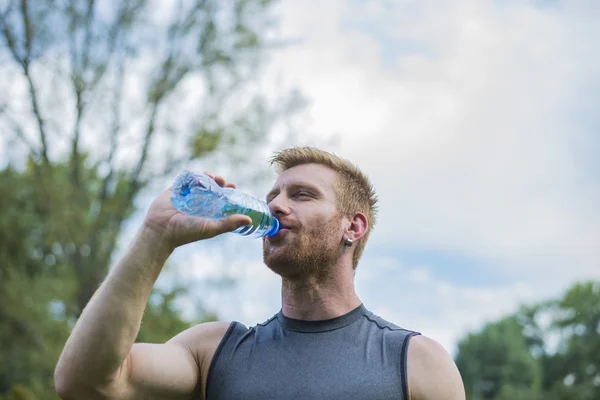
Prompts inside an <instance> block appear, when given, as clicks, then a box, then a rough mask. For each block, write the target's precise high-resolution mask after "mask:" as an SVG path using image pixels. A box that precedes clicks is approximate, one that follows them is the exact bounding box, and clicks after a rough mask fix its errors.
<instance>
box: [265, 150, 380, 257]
mask: <svg viewBox="0 0 600 400" xmlns="http://www.w3.org/2000/svg"><path fill="white" fill-rule="evenodd" d="M303 164H319V165H323V166H326V167H329V168H331V169H332V170H334V171H336V172H337V174H338V179H337V181H336V183H335V186H334V190H335V195H336V203H337V208H338V210H339V211H340V212H342V213H343V214H345V215H347V216H350V217H352V216H353V214H354V213H356V212H360V213H363V214H364V215H365V216H366V217H367V221H368V225H367V231H366V233H365V235H364V236H363V237H362V238H361V239H360V240H359V241H358V242H357V243H356V247H355V248H354V254H353V256H352V264H353V268H354V269H356V267H357V266H358V261H359V259H360V257H361V256H362V253H363V251H364V248H365V245H366V243H367V240H368V238H369V234H370V233H371V230H372V229H373V227H374V226H375V223H376V222H377V221H376V220H377V194H376V193H375V190H374V189H373V185H372V184H371V182H370V181H369V178H368V177H367V175H365V174H364V173H363V172H362V171H361V170H360V169H359V168H358V167H357V166H356V165H354V164H353V163H352V162H350V161H348V160H346V159H343V158H341V157H338V156H337V155H335V154H333V153H330V152H327V151H324V150H319V149H317V148H314V147H291V148H287V149H284V150H282V151H280V152H278V153H276V154H275V155H274V156H273V157H272V158H271V165H275V166H276V169H277V172H278V173H281V172H283V171H285V170H287V169H290V168H292V167H295V166H298V165H303Z"/></svg>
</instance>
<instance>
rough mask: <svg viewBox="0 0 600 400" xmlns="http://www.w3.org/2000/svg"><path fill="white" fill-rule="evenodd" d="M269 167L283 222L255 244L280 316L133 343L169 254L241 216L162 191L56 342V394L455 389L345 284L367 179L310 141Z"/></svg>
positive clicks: (360, 394)
mask: <svg viewBox="0 0 600 400" xmlns="http://www.w3.org/2000/svg"><path fill="white" fill-rule="evenodd" d="M272 162H273V163H274V164H275V165H276V166H277V167H278V171H279V176H278V179H277V181H276V183H275V185H274V187H273V189H272V190H271V192H270V193H269V194H268V196H267V202H268V204H269V207H270V209H271V211H272V213H273V214H274V215H275V216H276V217H277V218H278V219H279V221H280V222H281V224H282V226H283V229H281V231H280V232H279V233H278V234H277V235H275V236H272V237H269V238H265V239H264V241H263V258H264V262H265V264H266V265H267V266H268V267H269V268H270V269H271V270H273V271H274V272H275V273H276V274H278V275H280V276H281V279H282V288H281V296H282V306H281V310H280V312H279V313H278V314H276V315H275V316H274V317H273V318H271V319H269V320H268V321H266V322H265V323H263V324H258V325H257V326H255V327H251V328H246V327H244V326H242V325H241V324H239V323H237V322H232V323H228V322H212V323H206V324H200V325H197V326H195V327H192V328H190V329H188V330H186V331H184V332H182V333H180V334H179V335H177V336H175V337H174V338H172V339H171V340H169V341H168V342H167V343H164V344H142V343H136V344H134V340H135V337H136V335H137V333H138V330H139V327H140V322H141V319H142V314H143V311H144V307H145V306H146V303H147V301H148V297H149V295H150V291H151V289H152V286H153V284H154V282H155V281H156V279H157V277H158V275H159V273H160V271H161V269H162V267H163V264H164V263H165V261H166V260H167V258H168V257H169V255H170V254H171V253H172V252H173V250H174V249H175V248H177V247H179V246H182V245H185V244H187V243H191V242H195V241H198V240H205V239H209V238H212V237H214V236H217V235H219V234H222V233H225V232H230V231H233V230H235V229H236V228H238V227H240V226H243V225H247V224H249V223H250V219H249V218H248V217H247V216H243V215H236V216H231V217H228V218H226V219H222V220H208V219H201V218H196V217H190V216H187V215H184V214H181V213H179V212H177V211H176V210H175V209H174V208H173V206H172V205H171V203H170V201H169V191H168V190H167V191H165V192H164V193H163V194H162V195H160V196H159V197H158V198H157V199H156V200H155V201H154V202H153V204H152V206H151V207H150V209H149V211H148V214H147V216H146V218H145V221H144V223H143V225H142V227H141V228H140V230H139V231H138V233H137V236H136V237H135V239H134V240H133V243H132V244H131V247H130V248H129V250H128V252H127V253H126V254H125V256H124V257H123V258H122V259H121V260H120V261H119V263H118V264H117V265H116V267H115V268H114V269H113V270H112V271H111V272H110V273H109V275H108V277H107V278H106V279H105V281H104V282H103V284H102V285H101V286H100V288H99V289H98V290H97V292H96V293H95V294H94V296H93V297H92V299H91V300H90V301H89V303H88V305H87V306H86V308H85V310H84V311H83V313H82V315H81V317H80V318H79V320H78V321H77V324H76V325H75V328H74V329H73V332H72V334H71V336H70V338H69V340H68V341H67V343H66V345H65V348H64V350H63V353H62V354H61V357H60V359H59V362H58V365H57V368H56V372H55V383H56V389H57V392H58V393H59V395H60V396H61V397H62V398H63V399H65V400H66V399H208V400H210V399H288V398H294V399H410V400H433V399H445V400H459V399H464V398H465V394H464V390H463V385H462V380H461V377H460V374H459V372H458V370H457V368H456V366H455V364H454V362H453V361H452V359H451V358H450V356H449V355H448V353H447V352H446V351H445V350H444V349H443V348H442V347H441V346H440V345H439V344H438V343H436V342H435V341H434V340H432V339H429V338H427V337H425V336H424V335H421V334H419V333H417V332H413V331H409V330H406V329H402V328H399V327H398V326H396V325H394V324H391V323H389V322H387V321H385V320H383V319H381V318H379V317H377V316H375V315H373V313H371V312H369V311H368V310H367V309H366V307H365V306H364V305H363V304H362V302H361V300H360V299H359V298H358V296H357V294H356V292H355V289H354V283H353V280H354V272H355V269H356V268H357V265H358V261H359V259H360V257H361V254H362V252H363V249H364V247H365V243H366V241H367V238H368V236H369V233H370V230H371V229H372V228H373V225H374V223H375V215H376V203H377V200H376V197H375V193H374V191H373V189H372V186H371V184H370V182H369V180H368V178H367V177H366V176H365V175H364V174H363V173H362V172H361V171H360V170H359V169H358V168H357V167H355V166H354V165H353V164H351V163H350V162H348V161H346V160H343V159H341V158H338V157H337V156H334V155H332V154H330V153H327V152H324V151H320V150H317V149H314V148H291V149H286V150H284V151H282V152H280V153H279V154H277V155H276V156H275V157H274V159H273V160H272ZM214 178H215V180H216V181H217V183H218V184H219V185H221V186H228V187H235V186H234V185H233V184H227V183H226V182H225V180H224V179H223V178H222V177H219V176H216V177H214ZM397 306H398V307H401V306H402V305H401V304H398V305H397Z"/></svg>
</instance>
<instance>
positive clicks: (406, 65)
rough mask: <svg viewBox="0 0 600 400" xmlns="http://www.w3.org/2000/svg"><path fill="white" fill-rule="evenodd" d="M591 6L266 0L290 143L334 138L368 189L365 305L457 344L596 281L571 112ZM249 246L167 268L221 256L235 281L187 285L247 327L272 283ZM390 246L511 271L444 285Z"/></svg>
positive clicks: (273, 298) (583, 171) (259, 315)
mask: <svg viewBox="0 0 600 400" xmlns="http://www.w3.org/2000/svg"><path fill="white" fill-rule="evenodd" d="M599 11H600V9H599V8H598V6H597V5H595V4H594V3H592V2H582V3H577V4H575V3H573V2H571V3H566V2H564V3H560V4H559V5H552V4H551V5H549V6H547V7H544V8H536V7H535V5H534V3H533V2H497V1H491V0H489V1H475V0H471V1H466V0H465V1H451V2H445V1H444V2H443V1H422V2H378V1H369V2H359V1H344V0H335V1H328V2H305V1H291V2H284V3H281V5H280V8H279V12H280V14H281V16H282V17H283V21H282V35H283V36H285V37H290V36H291V37H299V38H300V40H299V41H298V43H297V44H296V45H293V46H291V47H290V48H288V49H286V50H284V51H281V52H278V53H276V54H275V55H274V57H273V59H272V63H271V65H270V68H269V69H268V71H267V74H266V75H265V79H264V82H263V85H264V87H265V90H267V91H268V92H269V93H277V91H278V90H279V89H282V88H285V87H299V88H300V89H301V90H302V91H303V93H304V94H305V95H307V96H308V97H309V99H310V101H311V106H310V109H309V112H308V114H307V116H308V117H309V121H308V122H307V124H306V125H305V127H304V128H305V129H306V131H307V132H310V133H311V134H312V135H311V136H310V137H308V138H307V137H305V136H300V137H299V138H298V143H303V144H305V143H308V144H312V143H314V141H315V140H316V138H318V139H319V140H324V139H326V138H332V137H334V136H335V135H339V138H340V141H339V145H337V146H334V145H331V147H330V149H331V150H334V151H336V152H338V153H339V154H341V155H343V156H345V157H348V158H351V159H352V160H354V161H356V162H357V163H358V164H359V165H361V166H362V167H363V168H364V169H365V171H366V172H368V173H369V174H370V175H371V177H372V179H373V181H374V183H375V185H376V187H377V188H378V191H379V193H380V198H381V200H382V201H381V214H380V216H381V217H380V225H379V226H378V227H377V229H376V230H375V231H374V233H373V236H372V238H371V240H370V246H377V249H378V250H377V254H373V255H370V253H369V249H367V253H368V257H369V260H368V265H366V266H365V267H359V271H358V274H357V278H356V281H357V288H358V291H359V295H360V296H361V298H362V299H363V300H364V301H365V304H366V305H367V306H368V307H369V308H371V309H372V310H373V311H374V312H375V313H377V314H379V315H380V316H382V317H384V318H387V319H389V320H390V321H392V322H394V323H397V324H399V325H406V327H407V328H410V329H415V330H419V331H421V332H423V333H425V334H427V335H429V336H431V337H433V338H435V339H437V340H438V341H440V343H442V344H443V345H444V346H445V347H446V348H447V349H448V350H449V351H454V347H455V344H456V340H457V339H458V338H459V337H460V336H461V335H462V334H464V333H465V332H466V331H468V330H470V329H475V328H477V327H478V326H480V325H481V323H482V322H483V321H486V320H493V319H495V318H498V317H500V316H501V315H503V314H505V313H508V312H511V311H514V310H515V308H516V306H517V305H518V304H519V303H521V302H524V301H527V302H528V301H535V300H537V299H540V298H542V297H548V296H551V295H556V294H558V293H559V291H560V290H562V289H564V288H565V287H566V285H568V284H569V283H570V282H572V281H573V280H575V279H580V278H584V277H591V276H595V277H598V276H600V275H599V273H600V272H599V270H600V269H599V268H598V261H597V260H600V245H599V244H600V213H598V208H599V206H598V204H600V182H599V179H598V178H599V176H598V172H597V168H596V170H595V171H594V170H593V169H589V168H588V167H585V163H584V161H585V160H583V159H582V152H581V150H582V149H583V148H585V147H586V146H593V145H594V143H593V141H591V139H590V136H588V135H590V134H591V133H590V132H588V131H586V130H585V129H583V126H584V124H582V122H583V121H581V120H580V119H579V118H580V117H581V118H593V117H594V115H593V114H592V113H591V112H589V111H588V112H587V114H586V113H585V112H583V114H580V115H577V114H576V113H577V112H580V111H581V110H584V111H585V110H591V108H590V107H589V105H588V104H587V103H586V102H588V101H589V99H588V98H587V97H585V96H586V95H589V93H590V91H589V89H587V88H588V87H594V85H595V87H597V85H598V84H599V83H600V72H599V71H600V53H598V52H592V51H590V50H591V49H594V48H595V47H596V44H595V38H596V37H598V35H600V27H598V26H597V24H595V20H596V19H597V17H598V16H599V15H600V13H599ZM594 17H595V18H594ZM357 24H358V25H361V26H362V27H363V29H362V30H360V31H359V30H356V29H355V28H352V27H353V26H354V27H355V26H356V25H357ZM596 118H597V117H596ZM592 122H593V123H598V119H596V120H595V121H592ZM595 145H598V143H596V144H595ZM595 162H596V163H597V160H596V161H595ZM592 165H593V164H592ZM596 165H597V164H596ZM247 240H249V239H236V242H235V243H236V245H237V246H239V247H240V248H243V249H244V250H243V251H242V253H243V254H247V256H243V257H240V256H239V253H235V254H236V255H237V257H232V254H233V253H231V252H229V253H227V252H225V253H223V254H222V255H219V256H216V254H221V253H215V252H214V251H213V250H214V248H212V247H209V246H207V247H206V248H204V247H192V248H190V250H188V252H187V253H182V254H180V257H181V258H180V259H185V258H186V257H188V255H189V254H191V253H196V254H195V255H194V256H193V257H191V256H189V257H191V261H188V265H192V267H190V269H189V271H187V272H184V271H183V270H182V274H185V275H186V276H189V277H190V279H206V278H210V277H211V276H217V275H219V273H220V272H221V268H225V267H226V268H228V271H229V272H228V273H230V274H231V275H232V276H235V277H236V278H237V280H238V286H237V287H236V290H235V291H234V292H233V293H231V292H226V293H223V292H218V291H217V292H212V291H211V292H206V293H205V292H199V293H198V297H199V298H202V299H206V302H207V305H209V306H211V307H212V308H213V309H216V310H217V311H218V312H219V315H220V317H221V318H223V319H237V320H240V321H242V322H244V323H246V324H248V325H254V324H255V323H257V322H262V321H263V320H265V319H266V318H268V317H270V316H272V315H273V313H275V312H277V311H278V310H279V307H280V300H279V295H280V294H279V278H278V277H277V276H275V275H274V274H273V273H272V272H271V271H269V270H268V269H267V268H266V267H265V266H263V265H262V262H261V261H260V250H259V249H258V248H255V243H256V242H250V241H247ZM399 245H402V247H403V248H405V249H406V248H411V249H415V250H418V251H421V252H422V251H427V250H435V251H442V252H444V251H450V252H453V253H457V254H462V255H466V256H468V258H469V259H475V260H478V261H479V262H480V264H481V268H482V269H488V272H492V271H491V270H490V269H491V268H501V269H502V270H503V271H504V272H505V273H506V276H509V277H512V281H511V282H508V283H506V282H503V283H502V284H498V285H485V286H484V285H476V284H466V283H464V282H463V283H459V282H454V281H449V280H448V279H442V278H440V277H439V276H437V275H436V268H440V267H441V266H439V265H400V262H399V260H397V259H395V258H394V257H393V256H390V255H387V253H389V254H397V251H395V248H397V247H398V246H399ZM386 249H387V250H386ZM367 253H366V254H367ZM209 259H213V260H214V261H212V262H210V263H208V264H204V263H205V262H208V261H205V260H209ZM196 265H197V266H196ZM460 273H461V271H456V274H457V275H460Z"/></svg>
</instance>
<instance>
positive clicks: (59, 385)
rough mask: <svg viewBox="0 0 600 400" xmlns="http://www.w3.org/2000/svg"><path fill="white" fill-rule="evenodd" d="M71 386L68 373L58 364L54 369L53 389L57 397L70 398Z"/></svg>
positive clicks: (67, 399) (63, 399)
mask: <svg viewBox="0 0 600 400" xmlns="http://www.w3.org/2000/svg"><path fill="white" fill-rule="evenodd" d="M72 386H73V385H72V384H71V382H70V380H69V376H68V374H67V373H66V372H65V371H64V370H63V369H62V368H60V366H58V367H57V368H56V369H55V370H54V390H55V391H56V394H57V395H58V397H60V398H61V399H62V400H69V399H72V398H73V395H72V392H73V390H72Z"/></svg>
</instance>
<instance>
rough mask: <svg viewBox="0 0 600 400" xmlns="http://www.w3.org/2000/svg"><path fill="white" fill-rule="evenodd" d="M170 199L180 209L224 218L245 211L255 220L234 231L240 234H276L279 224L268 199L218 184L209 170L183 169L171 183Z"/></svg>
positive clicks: (259, 235)
mask: <svg viewBox="0 0 600 400" xmlns="http://www.w3.org/2000/svg"><path fill="white" fill-rule="evenodd" d="M171 203H172V204H173V206H174V207H175V208H176V209H177V210H179V211H180V212H182V213H184V214H188V215H193V216H196V217H204V218H225V217H228V216H230V215H235V214H245V215H247V216H249V217H250V218H252V224H250V225H244V226H241V227H239V228H238V229H236V230H235V231H233V233H236V234H238V235H241V236H248V237H255V238H258V237H263V236H273V235H275V234H276V233H277V232H279V229H280V224H279V221H278V220H277V218H275V217H274V216H273V215H272V214H271V212H270V210H269V207H268V206H267V203H265V202H264V201H262V200H259V199H257V198H255V197H253V196H250V195H248V194H246V193H243V192H240V191H239V190H236V189H234V188H224V187H221V186H219V185H218V184H217V183H216V182H215V181H214V180H213V179H212V178H211V177H209V176H208V175H206V174H200V173H195V172H191V171H184V172H182V173H181V174H179V176H177V178H175V181H174V182H173V184H172V186H171Z"/></svg>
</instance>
